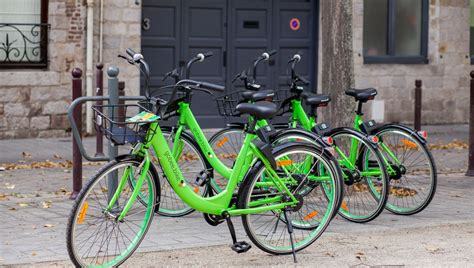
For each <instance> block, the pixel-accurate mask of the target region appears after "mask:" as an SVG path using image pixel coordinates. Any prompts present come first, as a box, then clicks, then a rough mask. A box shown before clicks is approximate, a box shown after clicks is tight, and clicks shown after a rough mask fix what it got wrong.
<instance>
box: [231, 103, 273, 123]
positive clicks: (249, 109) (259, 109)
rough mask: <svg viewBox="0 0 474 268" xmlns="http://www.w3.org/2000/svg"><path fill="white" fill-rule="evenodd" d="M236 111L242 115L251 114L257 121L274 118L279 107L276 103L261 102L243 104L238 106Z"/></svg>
mask: <svg viewBox="0 0 474 268" xmlns="http://www.w3.org/2000/svg"><path fill="white" fill-rule="evenodd" d="M235 110H236V111H237V112H239V113H240V114H241V115H242V114H249V115H251V116H253V117H255V119H257V120H261V119H269V118H271V117H273V116H274V115H275V114H276V113H277V111H278V107H277V105H276V104H275V103H272V102H268V101H259V102H255V103H248V102H243V103H239V104H237V106H236V107H235Z"/></svg>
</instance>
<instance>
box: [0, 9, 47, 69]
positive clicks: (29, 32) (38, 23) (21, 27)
mask: <svg viewBox="0 0 474 268" xmlns="http://www.w3.org/2000/svg"><path fill="white" fill-rule="evenodd" d="M47 20H48V0H2V5H0V68H35V67H37V68H44V67H46V66H47V63H48V56H47V53H48V49H47V45H48V29H49V25H48V24H47Z"/></svg>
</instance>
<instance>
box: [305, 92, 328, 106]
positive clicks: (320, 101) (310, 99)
mask: <svg viewBox="0 0 474 268" xmlns="http://www.w3.org/2000/svg"><path fill="white" fill-rule="evenodd" d="M301 97H303V100H305V101H306V103H307V104H309V105H312V106H316V107H318V106H327V104H328V103H329V102H330V101H331V97H329V95H326V94H315V93H311V92H303V93H301Z"/></svg>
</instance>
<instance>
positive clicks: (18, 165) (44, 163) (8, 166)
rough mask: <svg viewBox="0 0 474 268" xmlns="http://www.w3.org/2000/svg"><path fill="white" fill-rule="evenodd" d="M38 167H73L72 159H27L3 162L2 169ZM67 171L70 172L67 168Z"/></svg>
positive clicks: (101, 163) (91, 163)
mask: <svg viewBox="0 0 474 268" xmlns="http://www.w3.org/2000/svg"><path fill="white" fill-rule="evenodd" d="M103 164H104V162H85V163H83V164H82V165H83V166H100V165H103ZM37 168H72V161H71V160H64V161H62V162H53V161H50V160H46V161H41V162H31V163H26V162H25V161H18V163H7V164H1V166H0V169H4V170H17V169H37ZM67 172H70V171H69V170H67Z"/></svg>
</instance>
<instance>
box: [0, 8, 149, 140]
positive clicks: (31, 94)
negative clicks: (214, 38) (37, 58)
mask: <svg viewBox="0 0 474 268" xmlns="http://www.w3.org/2000/svg"><path fill="white" fill-rule="evenodd" d="M85 2H86V1H83V0H50V1H49V14H48V16H49V20H48V23H50V24H51V29H50V35H49V43H48V50H49V51H48V53H49V64H48V68H47V69H43V70H38V69H18V70H16V69H15V70H13V69H12V70H1V71H0V81H2V86H1V88H0V91H1V92H0V139H10V138H30V137H61V136H66V135H68V133H67V131H66V130H67V129H68V128H69V122H68V121H67V118H66V111H67V108H68V106H69V104H70V102H71V70H72V69H73V68H74V67H79V68H81V69H82V70H83V71H84V78H85V54H86V50H85V47H86V29H85V26H86V6H85ZM94 2H95V5H96V6H95V10H94V12H95V13H94V24H95V25H94V27H95V28H94V33H95V35H94V47H95V49H94V65H95V63H97V60H98V41H99V1H97V0H96V1H94ZM104 9H105V10H104V17H105V20H104V42H103V47H104V53H103V56H104V58H103V62H105V63H107V64H106V68H107V67H108V66H109V65H108V64H115V65H117V66H119V68H120V76H119V77H120V80H123V81H126V85H127V88H126V94H128V95H132V94H138V92H139V89H138V87H139V76H138V72H137V70H136V69H135V68H134V67H133V66H129V65H128V64H124V62H123V61H121V60H119V59H118V58H117V54H119V53H123V51H124V50H125V48H127V47H133V48H136V49H139V48H140V16H141V9H140V7H139V6H136V5H135V4H134V1H129V0H115V1H114V0H105V1H104ZM106 68H104V69H105V70H106ZM83 85H84V90H85V79H84V82H83ZM106 85H107V83H106V81H105V86H106ZM94 88H95V86H94ZM83 92H85V91H83Z"/></svg>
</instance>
